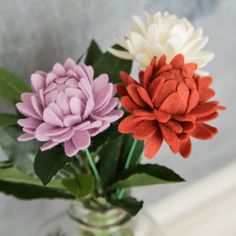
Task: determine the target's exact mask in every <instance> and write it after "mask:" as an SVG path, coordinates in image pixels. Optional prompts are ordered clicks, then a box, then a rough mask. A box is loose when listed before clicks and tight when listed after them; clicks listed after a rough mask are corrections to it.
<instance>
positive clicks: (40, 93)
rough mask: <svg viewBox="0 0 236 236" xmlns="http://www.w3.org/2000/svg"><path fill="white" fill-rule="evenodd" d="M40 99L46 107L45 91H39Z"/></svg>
mask: <svg viewBox="0 0 236 236" xmlns="http://www.w3.org/2000/svg"><path fill="white" fill-rule="evenodd" d="M39 99H40V103H41V104H42V106H43V107H44V106H45V97H44V92H43V89H40V90H39Z"/></svg>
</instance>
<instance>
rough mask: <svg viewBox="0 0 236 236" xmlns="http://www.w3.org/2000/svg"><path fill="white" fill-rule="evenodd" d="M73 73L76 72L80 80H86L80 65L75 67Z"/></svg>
mask: <svg viewBox="0 0 236 236" xmlns="http://www.w3.org/2000/svg"><path fill="white" fill-rule="evenodd" d="M75 71H76V72H77V75H78V76H79V78H80V79H82V78H84V79H88V77H87V74H86V73H85V71H84V70H83V68H82V67H81V65H77V66H76V68H75Z"/></svg>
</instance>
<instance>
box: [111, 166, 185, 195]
mask: <svg viewBox="0 0 236 236" xmlns="http://www.w3.org/2000/svg"><path fill="white" fill-rule="evenodd" d="M182 181H184V179H183V178H181V177H180V176H179V175H178V174H176V173H175V172H174V171H172V170H170V169H168V168H166V167H164V166H159V165H157V164H153V165H152V164H146V165H137V166H133V167H131V168H130V169H128V170H125V171H123V172H122V173H120V174H119V175H118V176H117V178H116V179H115V180H114V181H112V185H111V186H110V187H109V188H108V189H109V190H112V189H114V188H130V187H137V186H146V185H153V184H166V183H176V182H182Z"/></svg>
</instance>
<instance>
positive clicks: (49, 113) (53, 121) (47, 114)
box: [43, 107, 64, 127]
mask: <svg viewBox="0 0 236 236" xmlns="http://www.w3.org/2000/svg"><path fill="white" fill-rule="evenodd" d="M43 119H44V121H45V122H46V123H48V124H50V125H53V126H59V127H63V126H64V124H63V122H62V121H61V119H60V118H59V117H58V115H57V114H56V113H55V112H54V111H53V110H52V109H51V108H50V107H47V108H46V109H45V110H44V112H43Z"/></svg>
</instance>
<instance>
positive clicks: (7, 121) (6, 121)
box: [0, 114, 19, 127]
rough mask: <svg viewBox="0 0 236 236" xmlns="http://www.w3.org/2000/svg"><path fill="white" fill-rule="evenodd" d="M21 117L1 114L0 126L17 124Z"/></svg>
mask: <svg viewBox="0 0 236 236" xmlns="http://www.w3.org/2000/svg"><path fill="white" fill-rule="evenodd" d="M18 119H19V118H18V117H17V116H14V115H10V114H0V127H7V126H10V125H14V124H16V122H17V120H18Z"/></svg>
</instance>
